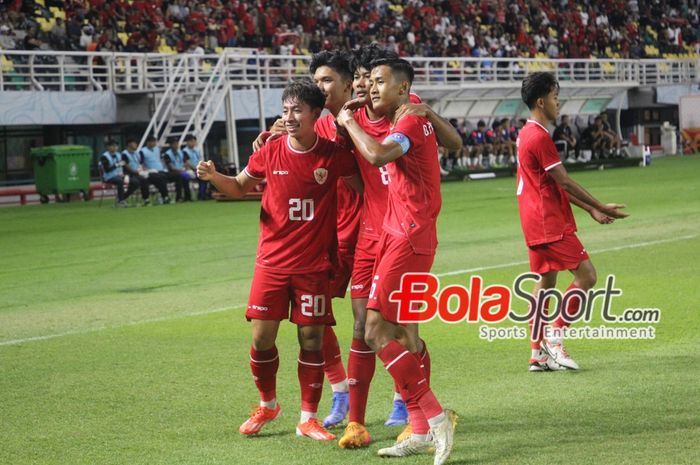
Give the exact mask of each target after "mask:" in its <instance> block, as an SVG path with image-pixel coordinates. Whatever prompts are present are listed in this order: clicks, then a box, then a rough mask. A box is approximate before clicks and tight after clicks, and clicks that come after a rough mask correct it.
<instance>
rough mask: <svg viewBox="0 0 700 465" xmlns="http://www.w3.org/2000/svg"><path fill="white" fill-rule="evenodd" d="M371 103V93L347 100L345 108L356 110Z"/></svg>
mask: <svg viewBox="0 0 700 465" xmlns="http://www.w3.org/2000/svg"><path fill="white" fill-rule="evenodd" d="M368 103H369V94H367V95H365V96H364V97H357V98H354V99H352V100H348V101H347V102H345V105H343V110H350V111H351V112H354V111H355V110H357V109H359V108H362V107H364V106H365V105H367V104H368Z"/></svg>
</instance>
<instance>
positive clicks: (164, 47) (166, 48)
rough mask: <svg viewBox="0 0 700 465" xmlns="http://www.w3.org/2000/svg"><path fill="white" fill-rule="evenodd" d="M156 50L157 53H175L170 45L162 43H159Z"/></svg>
mask: <svg viewBox="0 0 700 465" xmlns="http://www.w3.org/2000/svg"><path fill="white" fill-rule="evenodd" d="M158 52H159V53H166V54H168V55H174V54H175V50H174V49H173V48H172V47H170V46H168V45H164V44H161V45H160V47H158Z"/></svg>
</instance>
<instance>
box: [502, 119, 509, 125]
mask: <svg viewBox="0 0 700 465" xmlns="http://www.w3.org/2000/svg"><path fill="white" fill-rule="evenodd" d="M506 121H510V118H503V119H502V120H501V124H506Z"/></svg>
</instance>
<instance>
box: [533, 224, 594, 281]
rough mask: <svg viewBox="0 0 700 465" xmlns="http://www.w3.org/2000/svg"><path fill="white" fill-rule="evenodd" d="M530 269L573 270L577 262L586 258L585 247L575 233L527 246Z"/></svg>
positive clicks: (536, 270) (539, 270) (536, 271)
mask: <svg viewBox="0 0 700 465" xmlns="http://www.w3.org/2000/svg"><path fill="white" fill-rule="evenodd" d="M528 249H529V255H530V270H531V271H533V272H535V273H540V274H542V273H547V272H548V271H564V270H574V269H576V268H578V265H579V263H581V262H582V261H584V260H588V258H589V257H588V253H587V252H586V249H585V248H584V247H583V244H581V241H579V240H578V237H576V234H574V233H570V234H564V237H562V238H561V239H560V240H558V241H556V242H550V243H548V244H540V245H535V246H532V247H528Z"/></svg>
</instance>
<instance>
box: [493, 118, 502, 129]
mask: <svg viewBox="0 0 700 465" xmlns="http://www.w3.org/2000/svg"><path fill="white" fill-rule="evenodd" d="M500 125H501V121H500V120H498V119H497V120H494V122H493V123H491V129H496V128H497V127H498V126H500Z"/></svg>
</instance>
